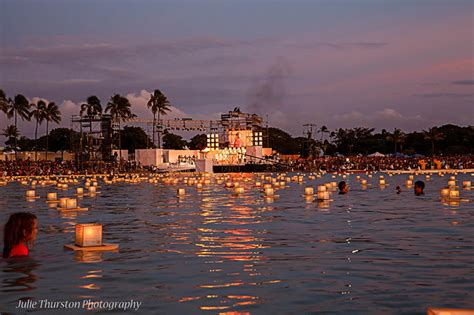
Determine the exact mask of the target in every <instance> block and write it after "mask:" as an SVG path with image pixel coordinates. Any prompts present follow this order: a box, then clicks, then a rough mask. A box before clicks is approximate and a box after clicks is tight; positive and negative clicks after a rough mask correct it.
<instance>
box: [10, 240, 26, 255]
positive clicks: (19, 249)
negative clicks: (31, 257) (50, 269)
mask: <svg viewBox="0 0 474 315" xmlns="http://www.w3.org/2000/svg"><path fill="white" fill-rule="evenodd" d="M16 256H28V247H26V245H25V244H23V243H20V244H17V245H13V247H12V250H11V252H10V256H8V257H16Z"/></svg>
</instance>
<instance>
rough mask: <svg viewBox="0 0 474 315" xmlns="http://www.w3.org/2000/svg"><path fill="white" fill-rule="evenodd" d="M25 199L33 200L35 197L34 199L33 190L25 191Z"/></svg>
mask: <svg viewBox="0 0 474 315" xmlns="http://www.w3.org/2000/svg"><path fill="white" fill-rule="evenodd" d="M26 197H28V198H35V197H36V195H35V191H34V190H27V191H26Z"/></svg>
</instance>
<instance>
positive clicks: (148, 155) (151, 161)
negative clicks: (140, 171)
mask: <svg viewBox="0 0 474 315" xmlns="http://www.w3.org/2000/svg"><path fill="white" fill-rule="evenodd" d="M135 161H136V162H137V163H140V164H141V165H142V166H151V165H154V166H157V165H159V164H162V163H163V149H136V150H135Z"/></svg>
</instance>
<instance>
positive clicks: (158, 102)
mask: <svg viewBox="0 0 474 315" xmlns="http://www.w3.org/2000/svg"><path fill="white" fill-rule="evenodd" d="M147 105H148V108H150V109H151V112H152V113H153V145H154V144H155V125H156V121H157V120H156V114H158V122H160V116H161V115H166V114H167V112H169V111H170V110H171V108H170V103H169V101H168V99H167V98H166V96H165V95H164V94H163V93H162V92H161V91H160V90H155V91H154V92H153V94H151V95H150V100H149V101H148V103H147ZM158 148H161V129H160V130H159V134H158Z"/></svg>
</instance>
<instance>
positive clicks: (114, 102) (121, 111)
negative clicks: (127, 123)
mask: <svg viewBox="0 0 474 315" xmlns="http://www.w3.org/2000/svg"><path fill="white" fill-rule="evenodd" d="M131 106H132V105H131V104H130V101H129V100H128V99H127V98H126V97H124V96H121V95H120V94H115V95H114V96H112V97H111V98H110V100H109V102H108V103H107V107H105V112H106V113H109V112H110V115H111V116H112V120H113V121H114V122H116V123H118V126H119V129H118V141H119V157H120V160H121V159H122V139H121V136H120V128H121V125H120V122H121V121H123V120H125V119H127V118H132V117H134V116H135V115H134V114H132V111H131V109H130V107H131Z"/></svg>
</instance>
